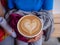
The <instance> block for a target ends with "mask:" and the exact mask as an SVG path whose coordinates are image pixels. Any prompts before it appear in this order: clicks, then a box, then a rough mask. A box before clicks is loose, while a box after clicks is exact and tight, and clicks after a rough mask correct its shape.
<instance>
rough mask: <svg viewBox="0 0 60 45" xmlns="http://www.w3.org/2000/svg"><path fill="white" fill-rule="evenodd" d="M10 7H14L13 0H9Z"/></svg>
mask: <svg viewBox="0 0 60 45" xmlns="http://www.w3.org/2000/svg"><path fill="white" fill-rule="evenodd" d="M8 8H9V9H13V8H14V4H13V0H8Z"/></svg>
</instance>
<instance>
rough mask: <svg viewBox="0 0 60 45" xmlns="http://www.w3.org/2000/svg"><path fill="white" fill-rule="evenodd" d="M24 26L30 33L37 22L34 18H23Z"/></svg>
mask: <svg viewBox="0 0 60 45" xmlns="http://www.w3.org/2000/svg"><path fill="white" fill-rule="evenodd" d="M24 27H25V28H26V29H27V30H28V31H29V32H30V34H31V33H32V31H34V29H35V28H36V27H37V22H36V21H35V19H34V20H32V21H31V20H29V19H25V22H24Z"/></svg>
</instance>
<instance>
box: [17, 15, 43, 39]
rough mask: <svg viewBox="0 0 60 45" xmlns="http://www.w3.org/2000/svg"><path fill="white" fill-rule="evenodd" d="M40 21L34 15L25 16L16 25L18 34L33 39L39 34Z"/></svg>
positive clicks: (40, 28)
mask: <svg viewBox="0 0 60 45" xmlns="http://www.w3.org/2000/svg"><path fill="white" fill-rule="evenodd" d="M42 26H43V25H42V21H41V19H40V18H38V17H37V16H35V15H31V14H30V15H25V16H23V17H22V18H20V19H19V21H18V23H17V29H18V32H19V33H20V34H21V35H23V36H24V37H27V38H33V37H35V36H37V35H39V34H40V32H41V30H42Z"/></svg>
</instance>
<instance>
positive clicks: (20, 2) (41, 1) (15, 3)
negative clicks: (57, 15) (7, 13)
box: [8, 0, 53, 11]
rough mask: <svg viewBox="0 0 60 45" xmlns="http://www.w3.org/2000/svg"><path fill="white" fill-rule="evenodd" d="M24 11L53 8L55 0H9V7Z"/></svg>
mask: <svg viewBox="0 0 60 45" xmlns="http://www.w3.org/2000/svg"><path fill="white" fill-rule="evenodd" d="M15 7H16V8H17V9H20V10H24V11H40V10H41V9H44V10H52V8H53V0H8V8H9V9H13V8H15Z"/></svg>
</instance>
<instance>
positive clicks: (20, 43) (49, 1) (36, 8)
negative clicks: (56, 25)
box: [8, 0, 53, 45]
mask: <svg viewBox="0 0 60 45" xmlns="http://www.w3.org/2000/svg"><path fill="white" fill-rule="evenodd" d="M8 8H9V10H12V9H17V10H21V11H23V12H40V11H41V10H43V11H46V12H47V13H48V15H51V12H52V11H51V10H52V9H53V0H8ZM14 15H15V14H12V15H10V17H13V18H12V20H15V21H16V18H15V17H16V16H15V17H14ZM16 15H17V17H18V18H19V19H20V18H21V17H22V16H23V15H22V16H20V17H19V16H18V14H16ZM37 17H39V16H37ZM12 20H11V21H12ZM17 20H18V19H17ZM11 21H10V22H11ZM10 25H11V27H12V26H13V24H12V23H10ZM15 27H16V25H15ZM15 27H14V26H13V28H15ZM14 30H17V29H14ZM16 32H17V31H16ZM16 34H17V35H18V32H17V33H16ZM43 34H44V32H43V30H42V31H41V33H40V34H39V35H37V36H36V37H34V38H32V39H29V40H28V41H27V42H25V41H24V39H25V37H23V36H21V35H20V37H19V36H17V38H18V37H19V38H18V39H17V45H28V43H29V44H32V45H42V35H43Z"/></svg>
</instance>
